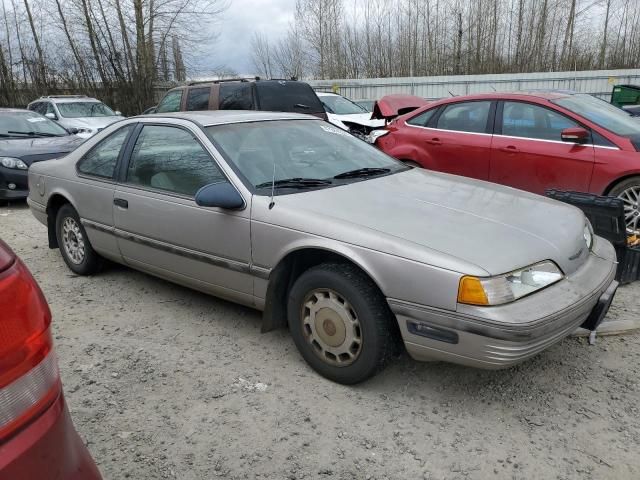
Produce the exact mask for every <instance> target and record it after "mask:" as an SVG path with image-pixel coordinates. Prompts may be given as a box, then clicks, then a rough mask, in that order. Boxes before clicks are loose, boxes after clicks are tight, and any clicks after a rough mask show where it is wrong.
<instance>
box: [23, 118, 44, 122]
mask: <svg viewBox="0 0 640 480" xmlns="http://www.w3.org/2000/svg"><path fill="white" fill-rule="evenodd" d="M46 121H47V119H46V118H44V117H33V118H27V122H31V123H34V122H46Z"/></svg>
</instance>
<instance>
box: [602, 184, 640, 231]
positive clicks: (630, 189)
mask: <svg viewBox="0 0 640 480" xmlns="http://www.w3.org/2000/svg"><path fill="white" fill-rule="evenodd" d="M609 195H610V196H612V197H618V198H620V199H622V201H623V202H624V221H625V223H626V225H627V233H633V234H637V233H639V232H640V176H639V177H631V178H627V179H626V180H623V181H622V182H620V183H618V184H617V185H616V186H614V187H613V188H612V189H611V191H610V192H609Z"/></svg>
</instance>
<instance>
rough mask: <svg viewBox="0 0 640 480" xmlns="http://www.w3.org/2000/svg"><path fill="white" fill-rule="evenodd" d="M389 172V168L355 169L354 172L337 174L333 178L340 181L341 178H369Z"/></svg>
mask: <svg viewBox="0 0 640 480" xmlns="http://www.w3.org/2000/svg"><path fill="white" fill-rule="evenodd" d="M390 171H391V169H390V168H382V167H365V168H356V169H355V170H349V171H348V172H342V173H339V174H338V175H336V176H334V177H333V178H337V179H341V178H360V177H371V176H373V175H382V174H384V173H389V172H390Z"/></svg>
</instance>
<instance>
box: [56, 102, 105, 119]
mask: <svg viewBox="0 0 640 480" xmlns="http://www.w3.org/2000/svg"><path fill="white" fill-rule="evenodd" d="M56 106H57V107H58V110H59V111H60V115H62V116H63V117H66V118H80V117H113V116H115V114H116V113H115V112H114V111H113V110H111V109H110V108H109V107H107V106H106V105H105V104H104V103H101V102H65V103H57V104H56Z"/></svg>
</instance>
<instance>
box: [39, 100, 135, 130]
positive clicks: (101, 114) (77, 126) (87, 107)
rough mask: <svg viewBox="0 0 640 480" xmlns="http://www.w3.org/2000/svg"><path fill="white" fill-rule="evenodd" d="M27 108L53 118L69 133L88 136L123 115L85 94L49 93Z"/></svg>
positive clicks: (120, 118) (121, 117)
mask: <svg viewBox="0 0 640 480" xmlns="http://www.w3.org/2000/svg"><path fill="white" fill-rule="evenodd" d="M27 108H28V109H29V110H33V111H34V112H37V113H39V114H41V115H44V116H45V117H47V118H50V119H51V120H55V121H56V122H58V123H59V124H60V125H62V126H63V127H64V128H66V129H67V130H69V131H70V132H71V133H75V134H76V135H78V136H79V137H82V138H89V137H90V136H92V135H94V134H96V133H98V132H99V131H100V130H102V129H103V128H105V127H106V126H108V125H111V124H112V123H113V122H117V121H118V120H122V119H123V118H124V117H123V116H122V114H121V113H120V112H118V111H117V110H116V111H115V112H114V111H113V110H111V109H110V108H109V107H107V106H106V105H105V104H104V103H102V102H101V101H100V100H96V99H95V98H91V97H87V96H86V95H50V96H47V97H40V98H39V99H38V100H35V101H33V102H31V103H30V104H29V105H28V106H27Z"/></svg>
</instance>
